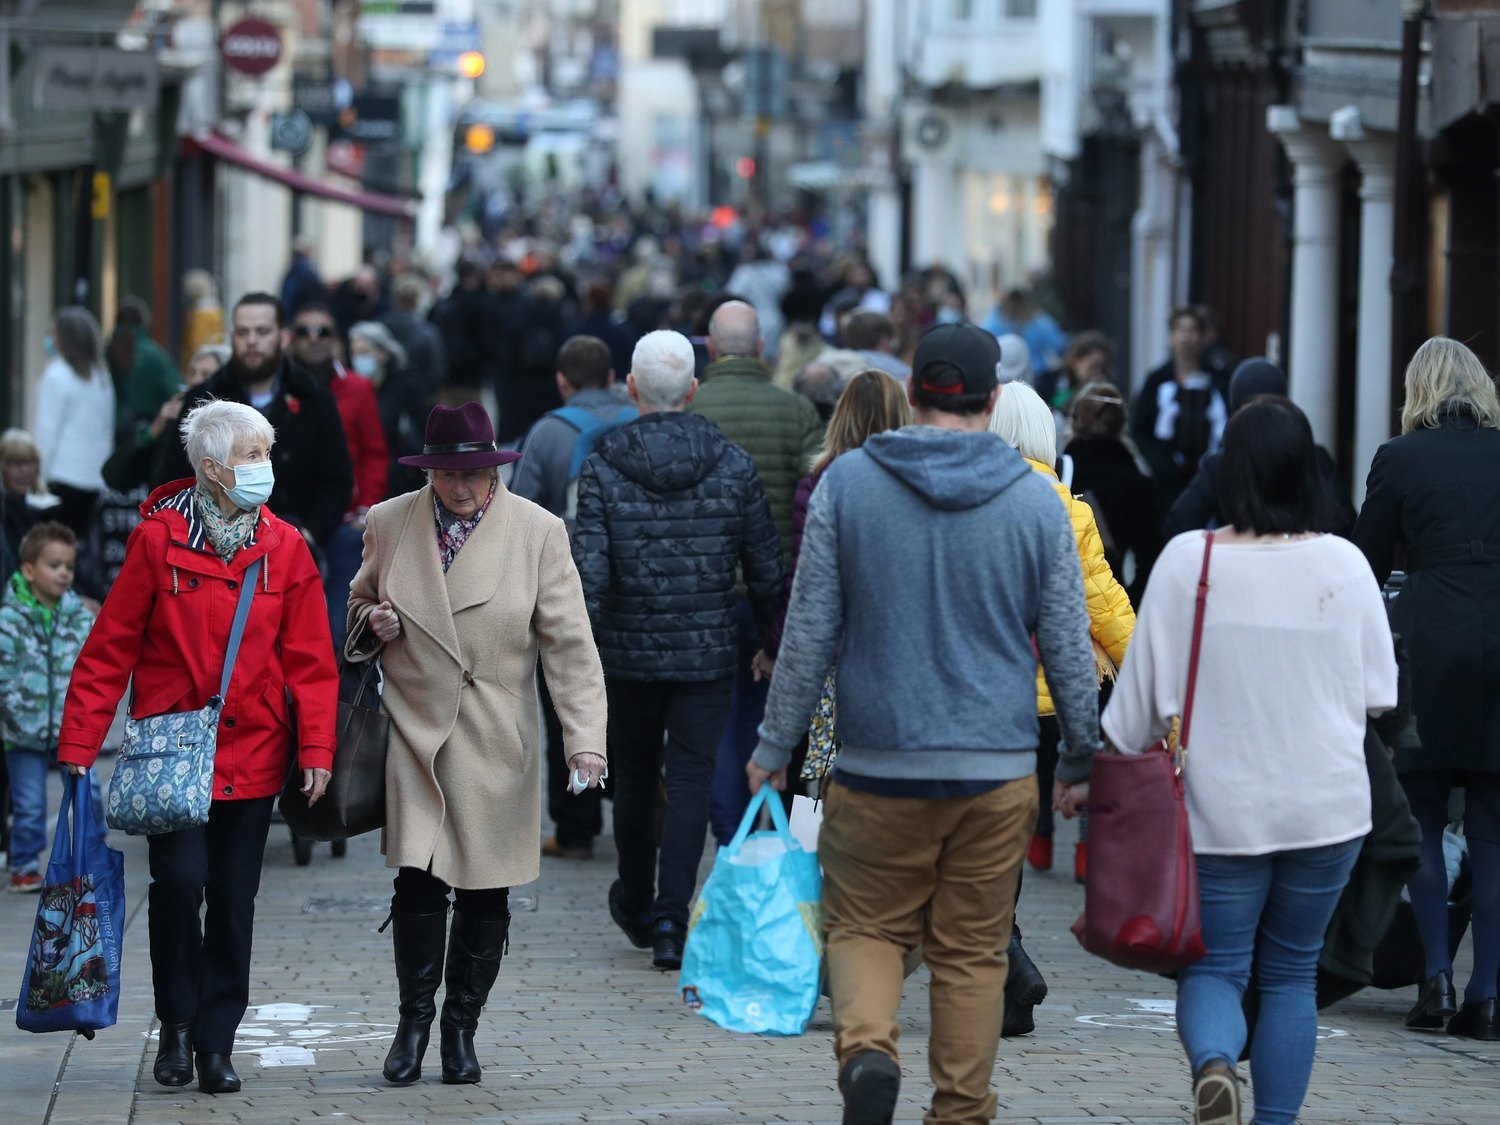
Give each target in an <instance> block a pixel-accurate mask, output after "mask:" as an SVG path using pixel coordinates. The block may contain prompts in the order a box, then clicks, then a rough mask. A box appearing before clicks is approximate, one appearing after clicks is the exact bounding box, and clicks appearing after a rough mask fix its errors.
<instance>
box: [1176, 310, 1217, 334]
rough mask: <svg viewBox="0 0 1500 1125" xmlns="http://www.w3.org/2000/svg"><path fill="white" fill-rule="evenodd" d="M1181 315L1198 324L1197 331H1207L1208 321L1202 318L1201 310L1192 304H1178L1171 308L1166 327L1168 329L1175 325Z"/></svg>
mask: <svg viewBox="0 0 1500 1125" xmlns="http://www.w3.org/2000/svg"><path fill="white" fill-rule="evenodd" d="M1183 317H1188V318H1189V319H1190V320H1192V322H1193V323H1194V324H1196V325H1197V326H1198V331H1199V332H1207V331H1208V322H1207V321H1206V320H1204V319H1203V310H1201V309H1196V308H1194V307H1193V306H1192V305H1179V306H1178V307H1177V308H1175V309H1173V310H1172V315H1171V316H1169V317H1167V329H1168V330H1169V331H1170V330H1171V329H1173V328H1176V327H1177V322H1178V321H1179V320H1181V319H1182V318H1183Z"/></svg>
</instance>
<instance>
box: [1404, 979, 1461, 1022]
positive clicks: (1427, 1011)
mask: <svg viewBox="0 0 1500 1125" xmlns="http://www.w3.org/2000/svg"><path fill="white" fill-rule="evenodd" d="M1456 1011H1458V997H1457V996H1456V995H1455V994H1454V992H1453V974H1452V972H1449V971H1446V970H1445V971H1443V972H1441V973H1437V974H1434V975H1433V976H1431V977H1429V978H1428V979H1427V980H1426V981H1425V982H1424V983H1423V985H1422V989H1421V991H1420V992H1418V993H1417V1002H1416V1003H1415V1004H1413V1005H1412V1009H1411V1011H1409V1012H1407V1013H1406V1026H1407V1027H1411V1028H1416V1029H1417V1030H1419V1031H1441V1030H1442V1029H1443V1024H1444V1022H1446V1021H1447V1019H1448V1017H1449V1016H1451V1015H1453V1013H1454V1012H1456Z"/></svg>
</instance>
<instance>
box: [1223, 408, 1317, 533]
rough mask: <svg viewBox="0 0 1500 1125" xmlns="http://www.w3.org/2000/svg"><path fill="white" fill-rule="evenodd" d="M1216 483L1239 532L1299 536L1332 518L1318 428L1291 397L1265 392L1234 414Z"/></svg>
mask: <svg viewBox="0 0 1500 1125" xmlns="http://www.w3.org/2000/svg"><path fill="white" fill-rule="evenodd" d="M1216 486H1217V492H1218V501H1219V511H1221V512H1223V513H1224V517H1225V519H1227V520H1228V521H1229V522H1230V523H1232V524H1233V525H1234V529H1235V530H1236V531H1242V532H1251V533H1253V534H1255V535H1296V534H1299V533H1301V532H1304V531H1319V530H1321V529H1322V528H1323V527H1324V526H1325V524H1326V523H1327V513H1326V509H1325V503H1326V497H1327V491H1328V490H1327V487H1326V485H1325V484H1324V483H1323V479H1322V474H1321V472H1320V471H1319V468H1318V449H1317V446H1316V445H1315V444H1314V443H1313V433H1312V427H1311V426H1310V425H1309V424H1308V421H1307V415H1305V414H1303V413H1302V411H1301V410H1299V409H1298V408H1297V407H1296V406H1295V405H1293V403H1292V402H1291V401H1290V400H1289V399H1284V398H1278V397H1276V396H1274V395H1259V396H1257V397H1256V398H1252V399H1251V400H1250V401H1249V402H1248V403H1246V404H1245V405H1244V406H1242V407H1240V409H1239V410H1237V411H1236V412H1235V413H1234V414H1233V415H1232V416H1231V417H1230V419H1229V424H1228V425H1226V426H1225V427H1224V450H1223V453H1222V454H1221V455H1220V459H1219V475H1218V479H1217V481H1216Z"/></svg>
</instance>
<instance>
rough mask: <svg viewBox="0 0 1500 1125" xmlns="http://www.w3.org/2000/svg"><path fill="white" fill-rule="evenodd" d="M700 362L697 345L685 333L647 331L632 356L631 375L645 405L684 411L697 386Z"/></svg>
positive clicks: (636, 390) (653, 407) (659, 408)
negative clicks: (694, 382)
mask: <svg viewBox="0 0 1500 1125" xmlns="http://www.w3.org/2000/svg"><path fill="white" fill-rule="evenodd" d="M696 367H697V362H696V360H695V359H694V357H693V345H692V344H690V343H689V342H688V338H687V337H686V336H684V335H683V334H682V333H681V332H672V331H669V330H666V329H660V330H658V331H656V332H647V333H646V334H645V335H644V336H642V337H641V338H640V342H639V343H637V344H636V346H635V351H634V352H632V353H631V356H630V374H631V375H632V376H634V378H635V393H636V394H637V395H638V396H639V397H640V400H641V405H643V406H649V407H650V408H651V409H653V410H680V409H682V404H683V403H684V402H686V401H687V396H688V392H689V391H691V390H692V388H693V372H694V370H695V369H696Z"/></svg>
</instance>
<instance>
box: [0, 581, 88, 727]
mask: <svg viewBox="0 0 1500 1125" xmlns="http://www.w3.org/2000/svg"><path fill="white" fill-rule="evenodd" d="M93 623H94V618H93V615H92V614H90V613H89V611H88V609H87V608H85V606H84V604H83V601H82V600H81V599H80V598H79V597H78V595H77V594H75V593H74V592H73V591H72V590H69V591H68V592H67V593H66V594H64V595H63V598H62V601H61V602H59V603H58V606H57V608H56V609H48V608H47V607H46V606H44V605H42V604H41V603H40V602H38V601H37V600H36V598H34V597H32V594H31V588H30V587H29V586H28V585H27V584H26V579H25V578H23V577H22V576H21V573H20V571H17V572H16V573H15V574H13V575H11V578H10V582H9V583H8V584H7V585H6V587H5V596H4V598H0V738H3V739H4V740H5V745H6V746H7V747H12V746H20V747H25V748H26V749H29V750H51V749H52V748H54V747H55V746H56V745H57V730H58V727H59V726H60V725H61V723H62V712H63V697H64V696H65V695H66V694H67V691H68V677H69V676H70V675H71V674H72V671H73V663H74V661H76V660H77V659H78V653H79V651H80V650H81V649H82V648H83V641H84V638H85V637H87V636H88V634H89V627H90V626H91V625H93Z"/></svg>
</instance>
